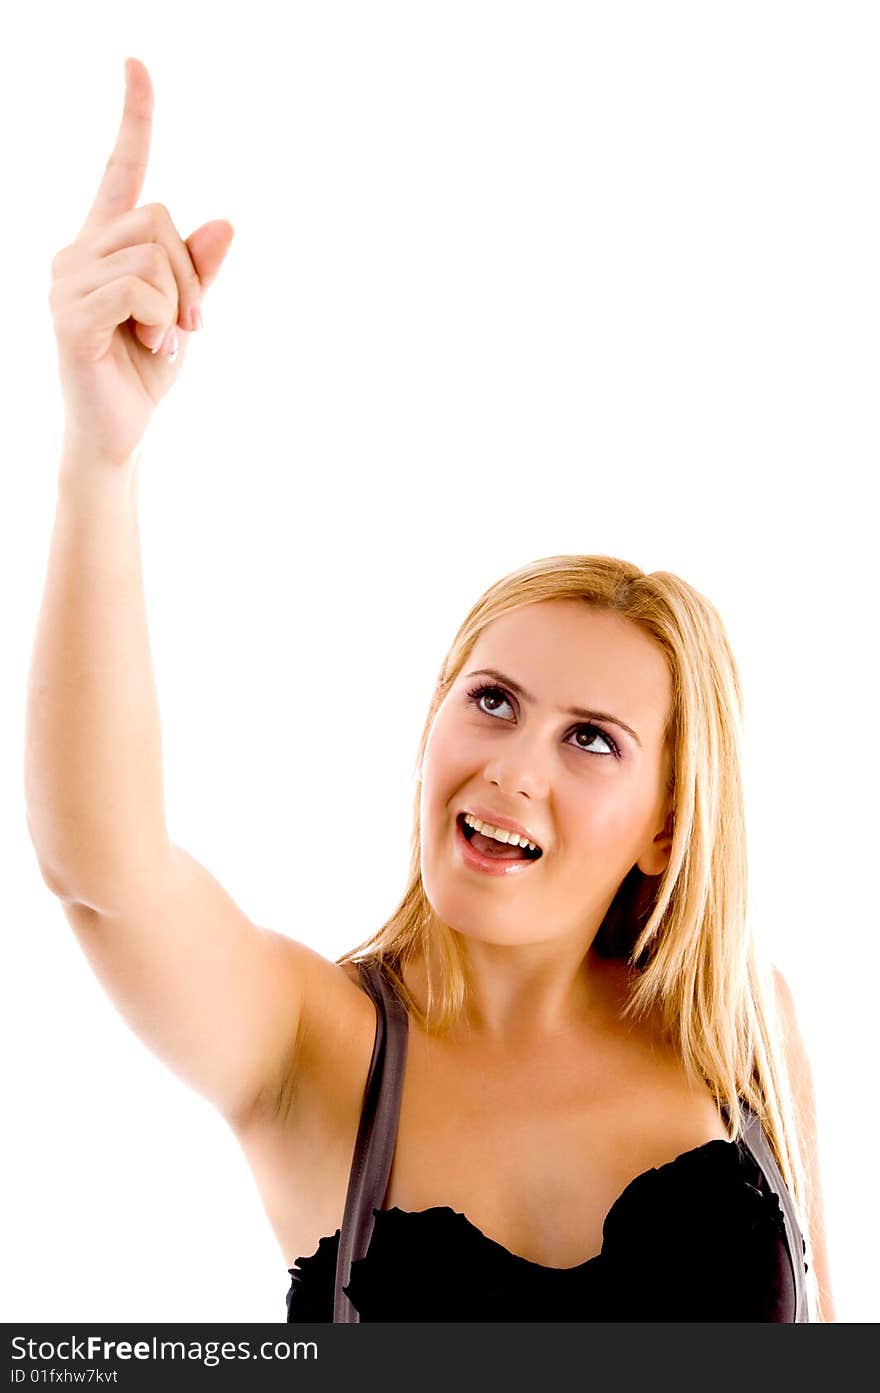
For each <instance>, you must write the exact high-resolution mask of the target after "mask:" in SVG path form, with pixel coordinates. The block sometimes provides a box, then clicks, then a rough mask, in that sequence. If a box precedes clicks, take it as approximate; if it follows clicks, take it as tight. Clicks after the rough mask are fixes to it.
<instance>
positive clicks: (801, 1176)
mask: <svg viewBox="0 0 880 1393" xmlns="http://www.w3.org/2000/svg"><path fill="white" fill-rule="evenodd" d="M549 600H580V601H582V602H583V603H584V604H587V605H591V606H593V607H595V608H599V609H603V610H610V611H612V612H613V613H615V614H618V615H621V616H623V617H625V618H626V619H629V620H631V621H632V622H633V623H635V624H638V625H639V626H640V627H641V628H642V629H643V630H644V631H645V632H646V633H647V634H648V635H650V637H651V638H653V639H654V640H655V642H656V643H657V644H659V646H660V647H661V648H662V650H663V652H664V653H665V655H666V659H667V662H668V664H669V669H670V673H671V676H672V688H673V700H672V710H671V714H670V720H669V723H668V725H667V729H666V731H665V733H664V737H665V739H666V741H667V742H668V745H669V749H670V751H671V753H672V760H671V773H670V783H669V789H668V791H669V793H670V794H671V795H672V797H673V805H674V815H673V840H672V849H671V853H670V857H669V862H668V865H667V867H666V870H665V871H664V872H663V874H662V876H659V877H650V878H649V877H646V876H644V875H643V874H642V873H641V871H639V869H638V867H633V868H632V869H631V870H630V872H629V873H628V874H627V876H625V877H624V880H623V881H622V883H621V885H620V887H619V889H618V891H617V894H616V895H615V898H614V900H613V901H612V903H611V905H610V906H609V909H608V912H607V914H606V915H605V918H604V920H603V922H602V925H601V926H600V929H599V931H598V935H597V938H596V949H597V951H599V952H600V953H603V954H605V955H606V956H612V957H618V958H623V957H625V958H626V959H627V961H628V963H629V965H630V966H631V968H632V969H634V976H633V981H634V986H633V987H632V990H631V993H630V996H629V998H628V1000H627V1002H626V1005H625V1007H624V1008H623V1016H624V1017H625V1018H629V1017H634V1018H636V1019H645V1018H648V1017H649V1016H650V1017H653V1018H654V1019H656V1020H658V1021H659V1022H660V1025H661V1029H662V1030H663V1031H664V1032H665V1036H666V1038H667V1039H668V1040H669V1042H670V1043H671V1044H672V1045H673V1046H674V1048H675V1049H676V1050H677V1052H678V1054H679V1056H680V1058H681V1061H682V1064H683V1067H684V1069H685V1072H686V1074H687V1075H688V1076H689V1077H690V1078H692V1079H701V1080H704V1081H705V1083H706V1084H707V1085H708V1087H709V1089H710V1091H711V1092H712V1094H713V1096H714V1098H715V1101H716V1103H717V1105H718V1107H719V1111H720V1110H721V1108H722V1107H723V1108H725V1109H726V1112H727V1119H728V1120H727V1126H728V1135H729V1139H730V1140H731V1141H735V1140H737V1138H738V1137H739V1136H740V1134H741V1127H740V1113H739V1102H738V1100H739V1099H740V1098H742V1099H744V1100H745V1101H746V1102H747V1103H748V1105H749V1106H750V1108H751V1109H752V1110H753V1111H754V1112H755V1113H757V1115H758V1117H759V1118H760V1121H761V1124H762V1126H763V1129H764V1132H765V1134H766V1136H767V1140H768V1141H769V1143H770V1146H771V1148H772V1150H773V1153H774V1155H775V1157H776V1160H777V1163H778V1165H779V1168H780V1171H781V1173H782V1176H783V1179H784V1180H785V1183H786V1185H787V1186H788V1189H789V1192H790V1194H791V1196H792V1199H793V1201H794V1204H795V1207H796V1209H797V1211H798V1215H799V1221H800V1224H801V1229H802V1233H803V1235H804V1237H805V1239H806V1241H807V1246H808V1258H809V1273H808V1276H812V1282H811V1283H810V1284H809V1286H808V1291H809V1295H810V1304H811V1317H810V1318H811V1319H812V1320H817V1319H819V1314H818V1302H817V1295H816V1286H815V1275H814V1274H813V1262H812V1258H811V1255H810V1253H809V1232H810V1226H809V1216H810V1213H811V1208H812V1196H811V1194H810V1192H809V1176H808V1173H807V1171H806V1169H805V1166H804V1161H803V1156H802V1154H801V1148H800V1144H799V1137H798V1131H797V1125H796V1119H795V1110H794V1099H793V1094H792V1089H791V1082H790V1079H789V1072H788V1068H787V1065H786V1058H785V1054H784V1050H783V1036H784V1027H783V1021H782V1018H781V1015H780V1013H779V1011H778V1008H777V1004H776V991H775V987H774V983H773V981H772V976H771V966H770V964H769V962H767V961H766V960H765V959H763V958H762V956H761V955H760V953H759V951H758V947H757V944H756V942H755V938H754V935H753V932H752V926H751V923H750V917H749V912H748V866H747V851H746V825H745V809H744V797H743V779H742V759H741V733H742V717H743V699H742V688H741V682H740V677H739V673H738V670H737V666H736V662H735V660H734V657H733V653H732V651H731V648H730V644H729V641H728V639H727V635H726V633H725V631H724V627H723V625H722V622H721V619H720V617H719V615H718V612H717V611H716V609H715V608H714V606H713V605H712V604H711V602H710V601H709V600H707V599H706V597H705V596H704V595H701V594H700V593H699V592H698V591H697V590H695V589H694V588H693V587H692V586H690V585H689V584H688V583H687V582H686V581H684V580H682V579H681V578H680V577H679V576H676V575H673V574H672V573H671V572H669V571H653V572H651V573H650V574H646V573H645V572H644V571H641V570H639V568H638V567H637V566H634V565H632V564H631V563H630V562H627V561H621V560H619V559H618V558H616V557H612V556H550V557H545V558H543V559H541V560H538V561H533V562H531V563H530V564H528V565H526V566H523V567H521V568H520V569H519V570H517V571H514V572H512V573H511V574H510V575H507V576H505V577H504V578H503V579H502V580H500V581H498V582H496V584H494V585H492V586H491V587H490V588H489V589H488V590H487V591H486V592H485V594H483V595H482V596H481V597H480V599H479V600H477V602H476V604H475V605H474V606H473V608H472V609H471V611H470V613H469V614H468V615H467V617H466V618H465V620H464V622H463V623H462V625H461V627H460V628H459V630H458V632H457V634H456V635H455V638H454V639H453V642H452V646H451V648H450V650H449V653H448V654H447V657H446V660H445V661H444V663H443V665H442V667H441V669H440V673H439V676H438V678H437V682H436V686H435V690H434V695H433V699H432V701H431V706H430V710H429V711H428V715H427V719H426V721H425V725H424V729H423V731H422V737H421V741H420V743H419V750H418V759H417V768H419V769H420V768H421V765H422V760H423V757H424V753H425V748H426V745H427V742H428V737H429V734H430V730H431V726H432V724H433V721H434V717H435V716H436V714H437V711H438V710H439V708H440V706H441V704H442V702H443V701H444V699H445V697H446V695H447V693H448V692H449V690H450V688H451V687H452V685H453V683H454V682H455V681H456V679H457V677H458V675H459V673H460V672H461V670H462V668H463V666H464V664H465V663H466V662H467V660H468V657H469V655H470V653H471V650H472V649H473V647H474V644H475V643H476V641H477V639H478V638H479V636H480V634H481V633H482V632H483V630H484V629H486V628H487V627H488V626H489V625H490V624H492V623H493V622H494V621H495V620H496V619H499V618H500V617H501V616H502V615H503V614H507V613H509V612H510V611H511V610H515V609H519V608H521V607H523V606H525V605H534V604H538V603H541V602H543V601H549ZM419 808H420V794H419V789H418V788H417V789H416V797H415V806H414V813H413V827H412V835H411V841H410V847H411V855H410V867H409V876H408V881H407V885H406V889H405V890H404V893H403V896H402V898H401V900H400V902H399V904H398V906H397V908H396V909H395V911H394V913H393V914H392V915H391V917H390V919H388V920H387V922H386V923H385V924H383V926H382V927H381V928H380V929H379V930H378V931H377V932H376V933H374V934H372V935H371V936H370V937H369V938H367V939H365V940H364V941H363V942H362V943H361V944H359V945H358V946H357V947H356V948H353V949H352V950H351V951H350V952H348V953H344V954H343V955H342V956H341V957H339V958H337V959H336V962H337V963H338V964H340V965H342V964H343V963H346V962H354V961H356V960H357V959H358V958H372V959H374V960H376V961H379V962H381V963H382V964H383V966H384V968H385V970H386V972H387V973H388V975H389V976H390V977H391V978H392V980H393V981H394V983H395V986H396V987H397V990H398V991H399V992H400V995H401V997H402V998H403V1000H404V1001H405V1003H406V1005H407V1008H408V1009H409V1011H410V1012H411V1013H412V1014H413V1015H414V1017H415V1018H416V1019H417V1020H418V1021H419V1023H420V1024H421V1026H422V1028H423V1029H425V1030H428V1031H435V1032H437V1033H443V1032H445V1031H447V1030H448V1029H449V1028H450V1027H451V1026H452V1025H453V1024H454V1023H455V1021H456V1020H457V1019H458V1017H459V1014H460V1012H461V1010H462V1008H463V1005H464V1002H465V998H466V994H467V981H466V972H465V968H464V964H463V961H462V957H461V953H460V949H459V946H458V943H457V941H456V937H455V935H454V934H453V933H452V932H451V931H450V929H449V927H448V925H446V924H444V923H443V922H442V920H441V919H440V918H439V917H438V915H437V914H436V913H435V912H434V910H433V908H432V906H431V904H430V902H429V901H428V898H427V896H426V894H425V890H424V886H423V884H422V877H421V828H420V817H419ZM429 940H430V943H431V945H432V949H433V951H434V952H436V955H437V959H438V962H439V964H440V977H441V980H440V981H439V983H438V982H436V981H434V980H432V977H431V972H430V955H429V954H428V953H427V952H426V948H427V945H428V942H429ZM421 957H424V961H425V964H426V968H427V972H428V976H427V1002H426V1007H425V1010H424V1012H422V1011H421V1010H420V1008H419V1006H418V1004H417V1002H416V1001H415V1000H414V999H413V997H412V996H411V994H410V992H409V991H408V989H407V987H406V983H405V981H404V978H403V970H404V968H405V966H406V964H407V962H408V961H410V959H412V958H421ZM799 1256H800V1255H799V1254H793V1258H794V1260H795V1261H797V1260H798V1258H799Z"/></svg>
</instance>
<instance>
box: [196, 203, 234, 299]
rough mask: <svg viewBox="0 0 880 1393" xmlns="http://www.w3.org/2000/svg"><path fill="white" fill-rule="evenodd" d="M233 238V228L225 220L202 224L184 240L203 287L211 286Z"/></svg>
mask: <svg viewBox="0 0 880 1393" xmlns="http://www.w3.org/2000/svg"><path fill="white" fill-rule="evenodd" d="M234 236H235V228H234V227H233V226H232V223H230V222H227V221H226V220H225V218H220V219H216V220H215V221H214V222H206V223H203V224H202V226H201V227H199V228H197V229H196V231H195V232H193V233H192V234H191V235H190V236H189V237H187V239H186V245H187V248H188V249H189V254H190V256H191V257H192V263H193V266H195V268H196V275H197V276H198V278H199V280H200V281H201V283H202V285H203V286H209V285H212V284H213V282H214V281H215V280H216V279H217V276H218V275H219V273H220V267H221V266H222V264H223V260H224V258H225V256H226V253H227V252H228V251H229V248H230V246H231V244H232V239H233V237H234Z"/></svg>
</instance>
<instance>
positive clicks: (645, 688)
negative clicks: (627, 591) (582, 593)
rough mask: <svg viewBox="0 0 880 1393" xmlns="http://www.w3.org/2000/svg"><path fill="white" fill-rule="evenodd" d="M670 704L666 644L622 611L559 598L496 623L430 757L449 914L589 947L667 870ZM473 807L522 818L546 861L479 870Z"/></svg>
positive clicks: (431, 849)
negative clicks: (465, 842)
mask: <svg viewBox="0 0 880 1393" xmlns="http://www.w3.org/2000/svg"><path fill="white" fill-rule="evenodd" d="M485 669H492V670H493V671H494V672H495V673H496V674H503V676H494V675H493V676H489V675H486V673H485V671H483V670H485ZM505 679H510V680H509V681H508V680H505ZM514 683H515V684H516V686H517V688H519V689H521V690H520V691H515V690H514V686H513V684H514ZM481 687H482V688H484V689H488V690H483V692H482V694H480V693H479V692H477V693H475V694H474V695H470V696H469V693H473V692H474V689H476V688H481ZM525 694H528V695H525ZM671 702H672V683H671V679H670V675H669V670H668V667H667V664H666V659H665V657H664V655H663V652H662V650H661V649H660V647H659V646H658V645H657V644H656V643H655V642H654V640H653V639H651V638H650V637H649V636H648V635H647V634H646V633H645V632H644V631H643V630H642V629H640V628H639V627H638V626H637V625H635V624H633V623H631V622H630V621H629V620H627V619H623V618H621V617H620V616H619V615H616V614H611V613H608V612H607V611H603V610H596V609H591V608H588V607H587V606H586V605H585V604H582V603H581V602H579V601H572V600H552V601H546V602H543V603H540V604H534V605H529V606H528V607H526V608H523V609H519V610H516V611H514V612H513V613H510V614H506V615H504V616H502V618H500V619H498V620H496V621H495V622H494V623H493V624H492V625H491V626H490V627H489V628H488V629H486V630H485V631H484V632H483V633H482V634H481V635H480V638H479V639H478V640H477V643H476V644H475V646H474V649H473V651H472V653H471V656H470V658H469V659H468V660H467V661H466V662H465V664H464V668H463V670H462V672H461V674H460V675H459V677H458V678H457V679H456V681H455V683H454V684H453V686H452V688H451V689H450V691H449V692H448V694H447V696H446V699H445V700H444V702H443V704H442V706H441V707H440V709H439V711H438V712H437V715H436V717H435V719H434V723H433V725H432V727H431V731H430V735H429V739H428V743H427V746H426V749H425V755H424V760H423V764H422V771H421V775H422V784H421V804H420V806H421V845H422V853H421V869H422V879H423V883H424V887H425V892H426V894H427V896H428V899H429V901H430V903H431V905H432V906H433V908H434V910H435V912H436V913H437V915H438V916H439V917H440V919H441V920H443V922H444V923H446V924H448V925H449V926H450V927H451V928H453V929H455V930H457V931H458V932H459V933H462V934H464V935H466V936H469V937H473V938H476V939H482V940H485V941H486V942H491V943H497V944H523V943H535V942H543V941H547V940H550V939H558V938H560V937H564V938H566V939H571V940H572V941H581V940H582V941H583V943H584V949H585V950H586V948H587V947H588V946H589V944H590V943H591V942H592V939H593V937H594V936H595V933H596V931H597V930H598V928H599V925H600V924H601V922H602V919H603V918H604V916H605V913H606V911H607V909H608V906H609V905H610V903H611V901H612V900H613V898H614V895H615V893H616V891H617V889H618V887H619V885H620V883H621V881H622V880H623V878H624V876H625V875H626V874H627V872H628V871H629V870H630V869H631V868H632V867H633V866H634V865H636V864H638V865H639V868H640V869H641V870H642V871H643V872H644V873H645V874H647V875H659V874H660V873H661V872H662V871H663V869H664V867H665V865H666V862H667V860H668V856H669V849H670V845H671V835H670V831H671V828H670V824H669V822H668V821H667V813H668V812H669V811H670V809H669V807H668V805H667V803H666V797H665V785H666V779H667V776H668V773H669V768H670V766H669V755H668V752H667V751H666V750H665V749H664V747H663V743H662V732H663V730H664V727H665V725H666V722H667V719H668V716H669V713H670V710H671ZM572 707H579V708H583V710H584V711H586V712H587V713H589V715H586V714H581V715H572V714H570V711H569V708H572ZM596 713H604V714H603V715H602V717H601V718H600V717H599V715H597V714H596ZM590 716H595V719H594V720H591V719H590ZM611 717H615V718H616V720H617V721H619V722H624V723H625V724H626V725H627V726H629V727H631V729H632V731H633V732H635V734H632V733H630V732H629V731H627V730H626V729H624V728H623V727H622V726H621V725H619V724H617V723H616V722H615V721H614V720H612V719H611ZM475 806H479V807H481V808H484V809H486V810H487V812H488V813H497V814H499V815H501V816H506V817H508V818H511V819H513V820H514V821H515V822H517V823H519V824H521V825H522V826H523V827H524V828H525V829H526V831H527V832H528V834H529V835H530V836H531V838H532V839H533V840H534V841H536V842H537V843H538V845H539V846H540V847H541V848H542V850H543V855H542V856H541V857H540V858H539V859H538V860H535V861H530V862H527V863H520V862H517V863H516V865H517V867H518V869H517V870H515V871H514V872H513V873H505V874H499V875H490V874H487V873H486V872H485V871H481V870H477V869H474V868H473V867H472V866H471V865H469V864H468V863H467V861H466V859H465V854H464V852H463V848H462V845H461V833H460V831H459V829H458V827H457V817H458V814H459V813H461V812H462V810H463V809H467V808H473V807H475ZM483 821H491V818H484V819H483ZM503 864H509V863H503Z"/></svg>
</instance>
